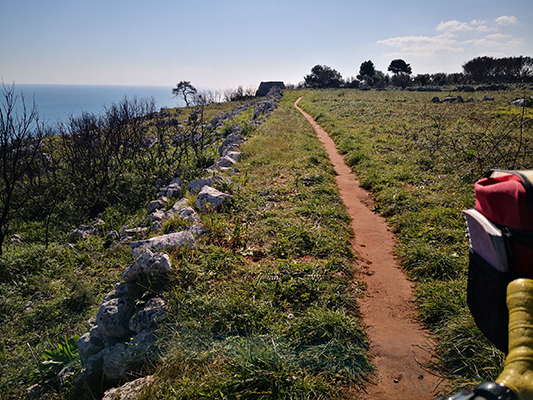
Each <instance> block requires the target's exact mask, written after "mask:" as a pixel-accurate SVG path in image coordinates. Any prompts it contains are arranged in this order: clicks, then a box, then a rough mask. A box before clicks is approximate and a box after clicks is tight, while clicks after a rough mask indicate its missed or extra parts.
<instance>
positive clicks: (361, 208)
mask: <svg viewBox="0 0 533 400" xmlns="http://www.w3.org/2000/svg"><path fill="white" fill-rule="evenodd" d="M300 99H301V98H300ZM300 99H298V100H296V102H295V103H294V106H295V107H296V108H297V109H298V110H299V111H300V112H301V113H302V114H303V115H304V116H305V118H307V120H308V121H309V123H310V124H311V125H312V126H313V128H314V129H315V131H316V133H317V135H318V138H319V140H320V141H321V143H322V144H323V146H324V148H325V149H326V151H327V153H328V155H329V158H330V161H331V163H332V164H333V166H334V168H335V170H336V172H337V174H338V175H337V177H336V180H337V185H338V187H339V190H340V195H341V198H342V200H343V202H344V204H345V207H346V209H347V211H348V213H349V214H350V217H351V218H352V223H351V226H352V229H353V232H354V239H353V240H352V246H353V249H354V251H355V253H356V254H357V262H356V263H357V269H358V272H359V274H360V276H359V278H360V279H361V280H363V281H365V282H366V284H367V290H366V295H365V296H364V298H363V299H362V300H360V302H359V307H360V311H361V315H362V317H363V320H364V323H365V324H366V326H367V333H368V337H369V340H370V357H371V359H372V362H373V364H374V366H375V367H376V373H375V374H374V376H373V377H372V378H371V381H370V382H369V384H367V385H366V388H365V392H352V393H350V397H353V398H356V399H365V400H374V399H375V400H387V399H391V400H392V399H394V400H398V399H420V400H426V399H427V400H430V399H435V398H436V397H437V396H438V395H439V394H440V393H441V392H444V387H443V384H440V385H439V383H441V379H440V378H438V377H437V376H435V375H434V373H433V372H432V371H431V370H430V369H429V368H427V367H425V366H427V365H428V364H429V363H430V362H431V347H432V343H431V342H430V340H429V338H428V333H427V332H426V331H425V330H424V328H423V326H422V325H421V324H420V323H418V322H417V320H416V312H415V311H414V303H413V285H412V283H411V282H410V281H409V280H408V279H407V278H406V276H405V274H404V272H403V271H402V270H401V269H400V267H399V265H398V262H397V260H396V259H395V258H394V246H395V239H394V235H393V234H392V233H391V232H390V231H389V229H388V227H387V225H386V223H385V220H384V219H383V218H382V217H381V216H380V215H378V214H376V213H374V212H372V207H373V205H372V204H373V203H372V199H371V198H370V196H369V194H368V192H366V191H365V190H364V189H362V188H361V187H360V186H359V182H358V181H357V180H356V178H355V176H354V174H353V173H352V172H351V170H350V168H349V167H348V166H347V165H346V164H345V163H344V159H343V158H342V156H341V155H340V154H339V153H338V151H337V149H336V147H335V144H334V143H333V140H332V139H331V138H330V137H329V136H328V134H327V133H326V132H325V131H324V130H323V129H322V128H321V127H320V126H319V125H318V124H317V123H316V122H315V121H314V120H313V118H312V117H311V116H310V115H309V114H306V113H305V112H304V111H303V110H302V109H301V108H299V107H298V102H299V101H300Z"/></svg>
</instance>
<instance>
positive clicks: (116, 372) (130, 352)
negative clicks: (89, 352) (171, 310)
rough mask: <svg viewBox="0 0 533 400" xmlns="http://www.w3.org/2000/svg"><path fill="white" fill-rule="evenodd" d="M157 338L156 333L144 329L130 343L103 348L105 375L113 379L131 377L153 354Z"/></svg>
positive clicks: (103, 370)
mask: <svg viewBox="0 0 533 400" xmlns="http://www.w3.org/2000/svg"><path fill="white" fill-rule="evenodd" d="M156 339H157V338H156V336H155V334H154V333H151V332H147V331H142V332H141V333H138V334H137V335H135V336H134V337H133V340H131V341H130V342H128V343H117V344H116V345H115V346H113V347H110V348H107V349H104V350H102V352H101V353H102V356H103V365H102V372H103V373H104V376H105V377H106V378H107V379H109V380H111V381H117V380H127V379H131V376H132V375H133V373H135V372H137V371H138V370H139V369H140V368H141V367H142V366H143V364H144V363H145V362H146V360H147V359H149V358H150V356H151V355H152V354H153V353H152V349H151V347H152V346H153V345H154V344H155V342H156ZM154 350H155V349H154Z"/></svg>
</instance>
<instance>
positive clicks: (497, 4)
mask: <svg viewBox="0 0 533 400" xmlns="http://www.w3.org/2000/svg"><path fill="white" fill-rule="evenodd" d="M482 55H489V56H494V57H504V56H520V55H527V56H533V1H532V0H510V1H502V0H498V1H495V0H440V1H432V0H424V1H419V0H415V1H409V0H404V1H389V0H382V1H368V0H367V1H359V0H351V1H350V0H320V1H315V0H284V1H279V0H267V1H255V0H246V1H244V0H203V1H202V0H198V1H194V0H189V1H181V0H85V1H79V0H68V1H67V0H0V78H1V79H2V80H3V81H4V82H6V83H11V82H16V83H49V84H105V85H162V86H175V85H176V83H177V82H179V81H181V80H188V81H191V83H192V84H193V85H195V86H196V87H200V88H212V89H223V88H227V87H235V86H238V85H243V86H258V85H259V83H260V82H261V81H267V80H282V81H284V82H286V83H294V84H297V83H298V82H300V81H302V80H303V77H304V76H305V75H306V74H308V73H310V71H311V68H312V67H313V66H314V65H316V64H323V65H328V66H330V67H332V68H334V69H336V70H337V71H339V72H340V73H341V74H342V76H343V77H345V78H347V77H350V76H355V75H357V74H358V71H359V66H360V65H361V63H362V62H363V61H366V60H372V61H373V62H374V64H375V66H376V68H377V69H380V70H382V71H384V72H386V70H387V67H388V65H389V63H390V61H391V60H393V59H395V58H402V59H404V60H405V61H406V62H407V63H409V64H410V65H411V67H412V69H413V73H414V74H418V73H435V72H460V71H461V70H462V68H461V66H462V64H463V63H464V62H466V61H468V60H470V59H472V58H474V57H477V56H482Z"/></svg>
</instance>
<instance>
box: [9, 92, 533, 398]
mask: <svg viewBox="0 0 533 400" xmlns="http://www.w3.org/2000/svg"><path fill="white" fill-rule="evenodd" d="M523 94H524V93H523V91H505V92H497V93H493V95H494V96H495V98H496V100H495V101H490V102H473V103H464V104H431V103H430V99H431V97H432V96H433V95H431V94H423V93H410V92H400V91H389V92H373V91H369V92H363V91H355V90H331V91H301V92H286V94H285V96H284V98H283V100H282V101H281V103H280V105H279V109H278V110H276V111H275V112H274V113H273V114H272V115H271V116H270V117H269V119H268V120H267V122H266V123H264V124H263V125H261V126H259V127H252V126H247V127H246V133H247V135H248V136H249V137H250V139H249V140H248V141H247V142H246V143H245V144H244V145H243V146H242V151H243V152H244V154H245V155H246V157H245V159H244V160H243V161H242V162H241V163H240V164H239V169H240V172H239V174H237V175H235V176H233V177H232V184H231V185H227V187H226V188H225V190H226V191H227V192H229V193H231V194H233V196H234V198H235V199H234V201H233V203H232V204H231V205H230V206H229V207H227V208H226V209H224V210H223V212H221V213H206V214H203V215H201V218H202V221H203V223H204V224H205V225H206V226H207V227H208V228H209V229H210V231H209V234H208V235H206V236H204V237H203V238H202V239H200V241H199V243H198V247H197V248H196V249H194V250H190V249H189V250H185V249H183V250H177V251H174V252H172V253H171V254H170V256H171V258H172V261H173V265H174V267H175V268H174V273H173V275H172V276H171V279H170V281H169V283H168V286H167V287H165V288H164V289H161V288H159V289H157V295H158V296H161V297H163V298H165V299H166V301H167V303H168V305H169V312H168V318H167V320H166V323H165V324H164V325H163V326H162V327H161V332H160V333H161V338H162V339H161V343H160V344H161V346H160V350H161V351H160V353H159V356H158V357H157V358H155V359H152V360H150V362H149V363H148V364H147V365H146V367H145V371H144V373H146V374H152V373H153V374H155V376H156V377H157V380H156V383H155V384H153V385H152V386H151V387H150V388H147V389H146V390H145V391H144V393H143V394H142V395H141V397H142V398H144V399H154V398H158V399H197V398H227V399H237V398H254V399H275V398H291V399H320V398H324V399H331V398H337V397H342V394H343V390H344V389H345V388H346V387H347V386H356V387H361V386H364V383H365V379H366V377H367V376H368V374H369V373H371V372H372V366H371V365H370V364H369V361H368V358H367V355H366V350H367V346H368V343H367V339H366V335H365V332H364V329H363V326H362V324H361V323H360V320H359V318H358V310H357V304H356V299H357V297H359V296H362V295H363V294H364V289H365V287H364V284H363V283H362V282H359V281H357V280H356V279H355V278H354V270H353V259H354V255H353V254H352V252H351V249H350V242H349V240H350V237H351V231H350V228H349V218H348V216H347V214H346V212H345V210H344V207H343V205H342V203H341V201H340V199H339V196H338V192H337V188H336V186H335V181H334V171H333V169H332V167H331V165H330V164H329V162H328V160H327V156H326V154H325V152H324V150H323V149H322V148H321V147H320V145H319V143H318V141H317V139H316V137H315V135H314V132H313V131H312V129H311V127H310V126H309V124H308V123H307V122H306V121H305V119H304V118H303V117H302V116H301V115H300V114H299V113H298V112H297V111H296V110H295V109H294V108H293V106H292V104H293V102H294V101H295V100H296V98H297V97H299V96H302V95H303V96H304V97H303V100H302V101H301V102H300V105H301V106H302V108H304V110H305V111H307V112H308V113H310V114H312V115H313V116H314V117H315V119H316V120H317V121H318V122H319V123H320V124H321V125H322V126H323V127H324V128H325V129H326V130H327V131H328V132H329V133H330V134H331V135H332V137H333V138H334V140H335V141H336V143H337V146H338V148H339V149H340V151H341V152H342V154H344V155H345V157H346V162H347V163H348V164H349V165H350V166H351V167H352V168H353V170H354V171H355V172H356V173H357V175H358V176H359V178H360V179H361V182H362V184H363V186H364V187H365V188H367V189H369V190H371V191H372V193H373V195H374V198H375V200H376V211H377V212H380V213H382V214H383V215H384V216H386V217H387V218H388V222H389V224H390V225H391V227H392V228H393V230H394V231H395V233H396V234H397V237H398V241H399V243H398V250H397V251H398V257H399V258H400V260H401V262H402V265H403V267H404V268H405V270H406V271H407V272H408V274H409V276H410V277H411V279H413V280H415V281H416V282H417V283H418V285H417V288H418V289H417V297H418V300H419V301H418V302H417V305H416V307H417V308H418V309H419V312H420V318H421V320H422V321H424V322H425V323H426V324H427V325H428V326H429V327H430V328H431V329H432V331H433V332H434V334H435V336H436V337H437V339H438V343H439V345H438V348H437V352H438V354H439V356H440V358H439V367H440V368H442V371H443V373H446V374H448V376H449V377H450V378H451V379H452V380H453V381H454V382H455V384H456V385H457V386H461V385H470V384H473V383H475V382H478V381H483V380H486V379H494V377H495V376H497V374H498V372H499V371H500V369H501V364H502V360H503V356H502V354H501V353H499V352H498V351H497V350H496V349H494V348H493V347H492V346H491V345H490V344H489V343H487V341H486V340H484V339H483V338H482V336H481V334H480V333H479V332H478V330H477V329H476V328H475V326H474V324H473V321H472V319H471V317H470V316H469V312H468V309H467V308H466V305H465V274H466V268H467V249H468V240H467V237H466V229H465V225H464V222H463V220H462V217H461V215H460V211H461V210H462V209H464V208H469V207H472V206H473V201H474V197H473V183H474V181H475V180H476V179H477V178H479V177H480V176H481V175H482V174H483V173H484V172H485V170H487V169H488V168H492V167H500V168H531V167H532V165H531V164H532V163H533V157H532V146H531V138H532V126H531V122H530V121H531V117H532V115H531V111H529V110H526V111H525V114H524V115H522V114H521V112H522V109H520V108H513V107H510V106H509V105H508V102H509V101H510V100H514V99H515V98H516V97H522V96H523ZM439 95H441V94H440V93H439ZM454 95H456V94H454ZM462 95H463V97H464V98H467V97H469V96H467V95H466V94H464V93H463V94H462ZM476 95H477V94H476ZM528 95H529V94H528ZM478 96H479V95H478ZM230 106H233V107H235V106H236V105H235V104H233V105H230V104H224V105H212V106H210V107H208V108H207V109H206V110H205V115H206V120H207V119H209V118H211V117H212V116H213V115H215V114H217V113H221V112H225V111H228V110H229V108H228V107H230ZM251 113H252V109H250V110H248V111H246V112H245V113H243V115H242V116H241V117H238V118H237V119H236V120H234V121H233V122H232V123H235V122H240V123H243V121H244V120H245V119H247V118H250V116H251ZM183 115H185V118H186V116H187V110H184V111H183ZM232 123H230V124H228V125H227V126H225V127H224V128H223V130H222V131H223V134H226V135H227V134H228V133H229V132H231V124H232ZM212 150H213V149H211V150H209V155H208V156H209V157H213V155H212V154H211V153H213V154H214V153H215V151H214V150H213V151H212ZM199 172H200V168H199V167H198V166H196V167H194V168H192V169H191V170H190V171H189V170H188V171H186V173H187V174H188V176H189V179H193V178H194V177H195V174H197V173H199ZM154 190H155V189H154ZM154 193H155V191H154ZM150 194H151V193H150ZM186 195H188V194H186ZM188 196H189V195H188ZM191 198H192V197H191ZM147 201H149V199H148V200H147ZM128 211H129V212H128V213H127V214H124V213H123V210H122V209H121V208H114V207H110V208H108V209H107V210H106V211H105V212H104V213H103V214H102V216H103V218H104V220H105V221H106V229H108V228H109V229H120V227H121V226H122V225H123V224H129V225H130V226H135V225H136V224H138V223H139V221H141V220H142V219H143V218H144V217H145V209H144V206H143V207H140V208H137V209H131V210H128ZM18 223H19V224H20V225H16V228H17V229H18V230H19V231H20V232H21V233H22V234H23V235H24V236H25V237H26V238H35V239H32V240H27V243H26V244H25V245H16V244H9V243H8V244H6V246H5V253H4V255H3V256H2V257H1V258H0V319H1V325H0V397H2V398H6V399H15V398H20V397H23V396H24V391H25V388H26V387H28V386H29V385H31V384H33V383H36V382H47V383H48V386H47V391H46V396H45V397H46V398H54V399H74V398H76V399H77V398H87V399H99V398H100V397H99V396H101V393H102V392H103V390H104V389H105V388H106V386H105V383H101V384H100V385H96V386H95V387H92V388H91V390H83V392H82V393H80V392H79V391H77V390H76V389H75V388H74V387H73V386H72V385H70V384H68V382H69V381H72V379H73V377H74V376H75V375H74V376H72V377H71V378H69V379H68V380H67V384H66V385H65V386H64V387H63V388H62V389H61V390H59V391H58V390H56V389H54V388H53V382H54V379H48V378H50V376H52V378H53V376H54V371H51V370H50V369H46V368H42V362H41V361H42V359H41V356H42V355H43V353H44V352H45V351H46V350H54V349H56V350H57V346H58V344H59V343H60V342H61V341H62V339H63V338H70V337H72V336H74V335H76V334H80V335H81V334H83V333H84V332H86V331H87V329H88V327H87V324H86V321H87V320H88V319H89V318H90V317H94V316H95V315H96V311H97V309H98V305H99V304H100V301H101V299H102V298H103V296H104V295H105V294H106V293H107V292H109V291H110V290H111V289H112V288H113V287H114V284H115V283H116V282H118V281H119V280H120V278H119V276H120V273H121V272H122V271H123V270H124V269H125V268H126V267H127V266H128V265H129V263H131V261H132V257H131V254H130V251H129V246H128V245H127V244H121V245H118V246H114V247H111V248H110V247H109V246H108V245H109V243H106V241H105V239H104V238H98V237H93V238H90V239H88V240H85V241H82V242H81V243H79V244H78V246H77V247H76V248H74V249H72V248H69V247H67V246H65V240H66V236H67V235H68V230H66V229H65V228H64V227H62V228H61V229H59V228H57V230H56V231H54V235H52V238H53V243H50V244H49V245H48V246H45V245H44V244H43V243H39V240H38V238H39V237H42V230H40V229H42V228H41V227H39V226H37V225H36V224H35V223H30V222H27V223H24V221H22V222H18ZM70 228H72V227H70ZM71 364H72V369H73V371H74V373H76V372H77V371H79V370H80V368H81V365H80V363H79V359H78V358H76V356H74V357H73V359H72V360H71ZM39 366H40V367H41V368H38V367H39Z"/></svg>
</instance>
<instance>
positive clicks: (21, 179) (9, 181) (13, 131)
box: [0, 84, 48, 255]
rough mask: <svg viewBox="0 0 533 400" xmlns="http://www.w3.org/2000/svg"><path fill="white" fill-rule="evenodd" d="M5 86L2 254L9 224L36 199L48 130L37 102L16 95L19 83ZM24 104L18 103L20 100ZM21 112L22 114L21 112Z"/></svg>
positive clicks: (0, 118) (0, 161) (0, 136)
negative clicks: (29, 104)
mask: <svg viewBox="0 0 533 400" xmlns="http://www.w3.org/2000/svg"><path fill="white" fill-rule="evenodd" d="M2 86H3V104H2V106H1V107H0V255H2V254H3V253H2V245H3V243H4V240H5V238H6V236H7V234H8V232H9V224H10V222H11V221H12V220H13V218H14V217H15V216H16V214H17V213H18V212H19V211H21V210H22V209H23V207H24V206H25V205H26V203H27V202H28V201H29V200H30V199H31V198H32V195H33V186H34V183H35V180H36V177H37V176H38V174H39V173H40V168H39V167H38V161H39V160H40V159H42V157H41V156H42V155H43V154H42V149H41V145H42V143H43V140H44V139H45V137H46V136H47V135H48V130H47V129H46V128H45V127H44V125H43V124H42V123H41V121H40V120H39V114H38V110H37V106H36V105H35V102H34V103H33V105H32V107H31V108H30V109H28V108H27V107H26V102H25V99H24V95H23V94H21V95H20V96H18V95H15V85H14V84H13V85H12V86H11V87H8V86H6V85H4V84H2ZM19 100H20V101H21V104H20V105H19V104H18V101H19ZM19 112H20V114H19Z"/></svg>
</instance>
